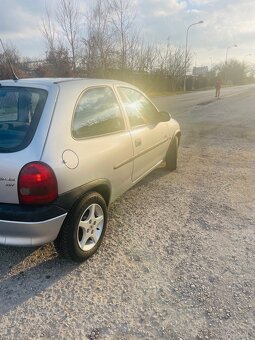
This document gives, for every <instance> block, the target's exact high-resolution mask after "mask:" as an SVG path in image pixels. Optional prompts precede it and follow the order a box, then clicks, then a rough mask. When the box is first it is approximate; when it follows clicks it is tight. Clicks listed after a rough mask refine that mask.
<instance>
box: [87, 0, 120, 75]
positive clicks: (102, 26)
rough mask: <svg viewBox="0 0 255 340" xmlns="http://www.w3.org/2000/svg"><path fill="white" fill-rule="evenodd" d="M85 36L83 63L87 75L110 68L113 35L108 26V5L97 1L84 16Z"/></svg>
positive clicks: (103, 72)
mask: <svg viewBox="0 0 255 340" xmlns="http://www.w3.org/2000/svg"><path fill="white" fill-rule="evenodd" d="M86 24H87V36H86V38H84V39H83V42H84V44H85V63H86V68H87V71H88V73H89V74H91V73H92V74H93V73H98V72H99V73H101V74H102V75H103V76H104V75H105V72H106V70H107V69H109V68H111V67H112V64H113V59H114V44H115V41H114V40H115V39H114V34H113V30H112V27H111V25H110V11H109V7H108V4H107V3H106V2H105V1H103V0H97V1H96V3H95V5H94V7H93V8H91V10H90V12H89V13H88V14H87V16H86Z"/></svg>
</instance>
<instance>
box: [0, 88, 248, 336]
mask: <svg viewBox="0 0 255 340" xmlns="http://www.w3.org/2000/svg"><path fill="white" fill-rule="evenodd" d="M213 95H214V93H213V91H207V92H196V93H190V94H186V95H180V96H174V97H163V98H156V102H157V104H158V106H159V107H160V108H161V109H162V110H168V111H170V112H172V115H173V117H175V118H176V119H177V120H178V121H179V122H180V124H181V126H182V131H183V136H182V143H181V146H180V152H179V155H180V156H179V167H178V170H177V171H174V172H172V173H169V172H167V171H166V170H165V169H163V168H160V169H157V170H156V171H154V172H153V173H151V174H150V175H149V176H147V177H146V178H145V179H144V180H143V181H142V182H140V183H139V184H138V185H136V186H135V187H134V188H132V189H131V190H129V191H128V192H127V193H126V194H125V195H123V196H122V197H121V198H120V199H119V200H117V201H116V202H115V203H114V204H113V205H112V206H111V209H110V221H109V228H108V230H107V233H106V238H105V242H104V243H103V245H102V247H101V249H100V250H99V252H98V253H97V254H96V255H95V256H94V257H92V258H91V259H89V260H88V261H87V262H86V263H84V264H82V265H80V266H78V265H76V264H73V263H70V262H66V261H64V260H62V259H60V258H58V257H57V255H56V253H55V251H54V249H53V247H52V245H46V246H44V247H41V248H39V249H36V250H35V249H23V248H11V247H3V246H1V247H0V259H1V260H0V273H1V276H0V321H1V322H0V338H1V339H14V338H15V339H17V338H19V339H30V338H34V339H38V338H39V337H42V338H47V339H48V338H52V339H53V338H54V339H56V338H65V339H69V338H73V339H74V338H75V339H77V338H78V339H86V338H89V339H95V338H98V339H176V340H177V339H240V340H241V339H242V340H243V339H254V338H255V322H254V320H255V317H254V313H255V308H254V307H255V300H254V288H255V282H254V279H255V249H254V244H255V242H254V241H255V235H254V226H255V187H254V183H255V157H254V156H255V111H254V107H255V105H254V104H255V103H254V101H255V100H254V98H255V97H254V95H255V87H254V86H246V87H237V88H228V89H223V90H222V98H221V99H219V100H216V99H215V98H214V96H213Z"/></svg>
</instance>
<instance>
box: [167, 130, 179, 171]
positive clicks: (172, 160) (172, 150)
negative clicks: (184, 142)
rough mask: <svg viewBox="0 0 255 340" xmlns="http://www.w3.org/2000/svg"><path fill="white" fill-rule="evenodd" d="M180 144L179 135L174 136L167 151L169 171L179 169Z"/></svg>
mask: <svg viewBox="0 0 255 340" xmlns="http://www.w3.org/2000/svg"><path fill="white" fill-rule="evenodd" d="M178 146H179V142H178V137H177V136H174V137H173V139H172V141H171V143H170V145H169V148H168V150H167V153H166V168H167V169H168V170H169V171H173V170H176V169H177V158H178Z"/></svg>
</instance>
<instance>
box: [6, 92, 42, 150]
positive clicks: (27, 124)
mask: <svg viewBox="0 0 255 340" xmlns="http://www.w3.org/2000/svg"><path fill="white" fill-rule="evenodd" d="M47 94H48V93H47V91H45V90H42V89H37V88H30V87H12V86H10V87H8V86H0V152H14V151H18V150H21V149H23V148H25V147H26V146H27V145H28V144H29V143H30V142H31V140H32V138H33V135H34V133H35V130H36V127H37V125H38V122H39V119H40V117H41V114H42V111H43V108H44V105H45V102H46V99H47Z"/></svg>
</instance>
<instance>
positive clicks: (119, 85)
mask: <svg viewBox="0 0 255 340" xmlns="http://www.w3.org/2000/svg"><path fill="white" fill-rule="evenodd" d="M119 88H127V89H129V90H133V91H136V92H138V93H139V94H141V95H142V96H144V97H145V98H146V99H147V100H148V101H149V102H150V103H151V104H152V106H154V108H155V109H156V111H157V112H158V113H159V112H160V110H159V109H158V108H157V106H156V105H155V104H154V103H153V102H152V101H151V100H150V98H149V97H148V96H146V94H145V93H144V92H142V91H140V90H139V89H138V88H136V87H132V86H128V85H126V84H118V85H116V87H115V89H116V92H117V95H118V97H119V101H120V103H121V105H122V109H123V111H124V112H125V115H126V118H127V122H128V126H129V130H130V131H133V130H136V129H140V128H142V127H145V126H147V127H150V126H155V124H154V123H147V124H146V123H145V124H140V125H136V126H134V127H132V126H131V124H130V120H129V115H128V113H127V110H126V108H125V104H124V103H123V101H122V98H121V95H120V93H119V90H118V89H119Z"/></svg>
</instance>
